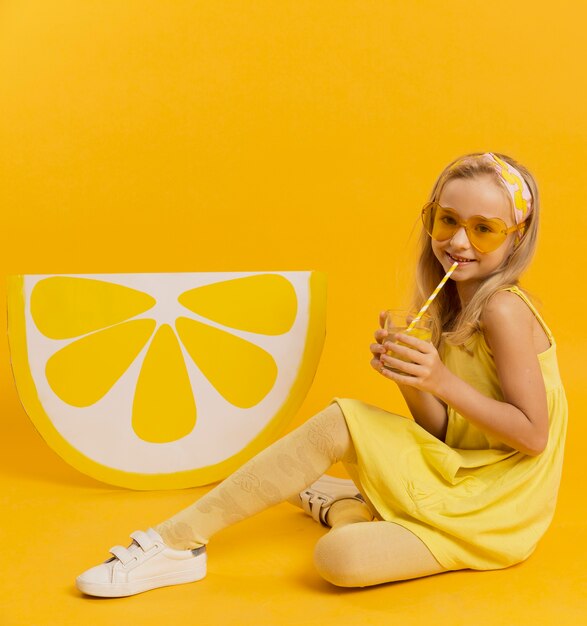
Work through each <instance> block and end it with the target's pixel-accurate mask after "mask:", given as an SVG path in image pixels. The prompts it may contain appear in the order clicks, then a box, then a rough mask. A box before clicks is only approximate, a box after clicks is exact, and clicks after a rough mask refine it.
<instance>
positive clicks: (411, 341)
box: [380, 333, 448, 396]
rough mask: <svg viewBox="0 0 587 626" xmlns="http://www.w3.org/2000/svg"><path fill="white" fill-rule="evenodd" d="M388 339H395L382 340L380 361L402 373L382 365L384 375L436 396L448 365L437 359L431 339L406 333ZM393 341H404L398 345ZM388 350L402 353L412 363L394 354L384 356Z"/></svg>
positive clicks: (437, 355) (436, 352) (398, 353)
mask: <svg viewBox="0 0 587 626" xmlns="http://www.w3.org/2000/svg"><path fill="white" fill-rule="evenodd" d="M389 339H393V340H394V341H393V342H392V341H386V342H384V346H382V347H383V354H381V356H380V361H381V363H382V364H385V365H387V366H390V367H394V368H395V369H397V370H401V371H402V372H403V373H402V374H397V373H396V372H392V371H391V370H388V369H386V368H383V369H382V370H381V373H382V374H383V376H385V377H386V378H390V379H391V380H393V381H394V382H396V383H397V384H398V385H409V386H411V387H415V388H416V389H420V390H421V391H428V392H429V393H431V394H433V395H435V396H438V395H439V392H440V390H441V388H442V385H443V381H444V378H445V376H446V374H447V372H448V369H447V367H446V366H445V365H444V363H443V362H442V361H441V360H440V356H439V354H438V350H436V348H435V347H434V346H433V345H432V344H431V343H430V342H428V341H423V340H422V339H417V338H416V337H412V336H411V335H409V334H407V335H406V334H404V333H398V334H396V335H394V336H393V337H390V338H389ZM396 341H398V342H399V341H401V342H402V343H405V344H406V345H405V346H402V345H399V344H398V343H395V342H396ZM387 351H391V352H393V353H395V354H397V355H401V356H402V357H404V358H405V359H407V360H408V361H412V363H409V362H406V361H402V360H400V359H397V358H395V357H393V356H387V355H386V354H385V352H387Z"/></svg>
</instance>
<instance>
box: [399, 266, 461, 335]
mask: <svg viewBox="0 0 587 626" xmlns="http://www.w3.org/2000/svg"><path fill="white" fill-rule="evenodd" d="M458 266H459V264H458V263H457V262H456V261H455V262H454V263H453V264H452V265H451V267H450V269H449V270H448V272H447V273H446V274H445V275H444V278H443V279H442V280H441V281H440V282H439V283H438V286H437V287H436V289H435V290H434V291H433V292H432V293H431V294H430V297H429V298H428V300H426V302H425V304H424V306H423V307H422V308H421V309H420V311H419V312H418V315H416V317H415V318H414V319H413V320H412V321H411V322H410V325H409V326H408V327H407V328H406V330H405V332H406V333H409V332H410V331H411V330H412V328H414V326H415V325H416V324H417V323H418V322H419V321H420V319H421V318H422V315H424V313H426V310H427V309H428V307H429V306H430V305H431V304H432V300H434V298H436V296H437V295H438V292H439V291H440V290H441V289H442V287H443V286H444V283H445V282H446V281H447V280H448V279H449V278H450V275H451V274H452V273H453V272H454V271H455V270H456V269H457V267H458Z"/></svg>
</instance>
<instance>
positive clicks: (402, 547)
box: [314, 500, 449, 587]
mask: <svg viewBox="0 0 587 626" xmlns="http://www.w3.org/2000/svg"><path fill="white" fill-rule="evenodd" d="M340 502H341V504H342V503H343V502H344V500H341V501H340ZM335 504H338V503H335ZM333 507H334V505H333ZM328 513H329V518H328V519H329V522H332V523H333V527H332V530H331V531H329V532H328V533H327V534H326V535H324V537H321V538H320V539H319V540H318V543H317V544H316V548H315V550H314V563H315V565H316V569H317V570H318V572H319V573H320V575H321V576H322V577H323V578H325V579H326V580H327V581H329V582H331V583H333V584H334V585H338V586H340V587H367V586H369V585H378V584H380V583H387V582H391V581H394V580H405V579H408V578H419V577H421V576H430V575H431V574H439V573H441V572H446V571H449V570H446V569H445V568H444V567H442V565H440V563H439V562H438V561H437V560H436V559H435V558H434V556H433V555H432V553H431V552H430V551H429V550H428V548H427V547H426V545H425V544H424V543H423V542H422V541H421V540H420V539H419V538H418V537H416V535H414V534H413V533H412V532H410V531H409V530H407V529H406V528H404V527H403V526H400V525H399V524H395V523H393V522H386V521H377V522H369V521H359V522H356V523H352V522H350V523H349V519H350V517H349V516H347V517H346V518H341V522H340V524H337V522H336V516H335V515H332V519H331V518H330V511H329V512H328Z"/></svg>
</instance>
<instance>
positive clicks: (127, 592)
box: [75, 559, 206, 598]
mask: <svg viewBox="0 0 587 626" xmlns="http://www.w3.org/2000/svg"><path fill="white" fill-rule="evenodd" d="M205 576H206V560H205V559H204V560H202V562H201V563H198V564H197V567H194V568H193V569H191V570H188V571H184V572H176V573H170V574H162V575H161V576H154V577H152V578H145V579H142V580H135V581H132V582H128V583H92V582H87V581H84V580H81V579H79V578H76V580H75V584H76V586H77V588H78V589H79V590H80V591H81V592H82V593H85V594H87V595H89V596H98V597H100V598H121V597H123V596H132V595H135V594H137V593H142V592H143V591H149V590H151V589H157V588H158V587H169V586H171V585H181V584H183V583H193V582H196V581H197V580H202V578H204V577H205Z"/></svg>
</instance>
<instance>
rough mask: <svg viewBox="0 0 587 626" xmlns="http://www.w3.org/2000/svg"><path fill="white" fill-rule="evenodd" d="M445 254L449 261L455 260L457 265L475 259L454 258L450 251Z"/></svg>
mask: <svg viewBox="0 0 587 626" xmlns="http://www.w3.org/2000/svg"><path fill="white" fill-rule="evenodd" d="M446 254H447V256H448V258H449V259H450V260H451V261H456V262H457V263H458V264H459V265H466V264H467V263H472V262H474V261H475V259H466V260H463V259H464V258H465V257H461V258H458V259H456V258H455V257H454V256H453V255H452V254H451V253H450V252H447V253H446Z"/></svg>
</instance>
